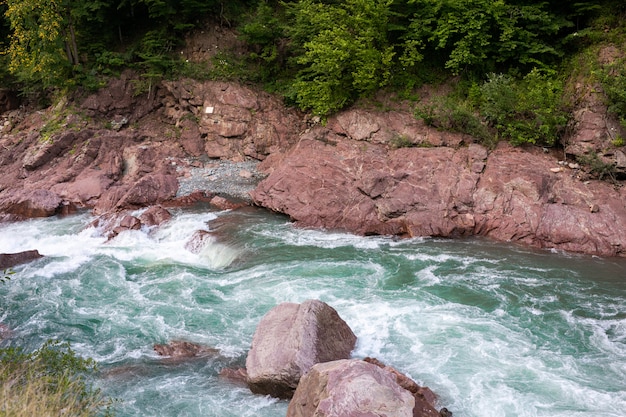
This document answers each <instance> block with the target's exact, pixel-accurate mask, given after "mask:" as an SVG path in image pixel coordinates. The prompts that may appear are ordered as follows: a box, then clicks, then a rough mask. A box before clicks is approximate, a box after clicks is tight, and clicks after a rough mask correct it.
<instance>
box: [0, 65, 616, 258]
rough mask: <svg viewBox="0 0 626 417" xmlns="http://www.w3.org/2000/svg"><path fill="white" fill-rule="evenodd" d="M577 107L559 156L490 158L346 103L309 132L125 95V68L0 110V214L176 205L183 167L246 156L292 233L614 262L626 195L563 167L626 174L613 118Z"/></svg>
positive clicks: (506, 149) (198, 103)
mask: <svg viewBox="0 0 626 417" xmlns="http://www.w3.org/2000/svg"><path fill="white" fill-rule="evenodd" d="M576 114H577V117H576V123H575V124H574V125H572V129H571V131H572V133H571V134H570V136H569V139H568V142H567V143H568V145H567V147H566V149H565V151H566V152H567V153H564V152H563V150H561V151H559V152H557V151H553V150H548V149H542V148H537V147H531V148H513V147H511V146H509V145H506V144H504V143H503V144H500V145H499V146H498V147H497V148H496V149H493V150H489V149H487V148H485V147H483V146H481V145H479V144H476V143H474V141H473V140H472V138H470V137H468V136H464V135H460V134H453V133H445V132H440V131H437V130H435V129H433V128H430V127H427V126H425V125H424V124H423V123H421V122H420V121H418V120H416V119H415V118H414V117H413V116H412V114H411V113H410V112H407V111H402V110H395V111H381V110H376V109H366V108H354V109H350V110H347V111H345V112H343V113H341V114H338V115H336V116H334V117H332V118H330V119H329V120H328V122H327V123H326V124H325V125H321V124H320V123H319V121H317V120H315V119H311V118H308V117H306V116H305V115H303V114H301V113H299V112H297V111H295V110H293V109H289V108H286V107H285V106H283V105H282V103H281V102H280V101H279V100H278V99H277V98H276V97H273V96H271V95H268V94H266V93H263V92H260V91H257V90H254V89H252V88H248V87H246V86H242V85H237V84H233V83H225V82H196V81H191V80H181V81H176V82H166V83H163V84H162V85H161V86H160V87H159V88H158V89H157V90H156V91H150V92H148V93H145V94H142V95H139V96H137V94H136V91H134V90H133V84H132V78H131V77H130V76H129V75H124V76H122V77H121V78H119V79H116V80H113V81H112V82H111V83H110V84H109V86H108V88H105V89H103V90H101V91H100V92H98V93H97V94H93V95H90V96H86V97H82V98H78V97H77V98H75V99H73V100H72V101H70V102H67V101H62V102H60V103H58V104H56V105H55V106H53V107H50V108H48V109H44V110H41V111H38V112H31V113H24V112H23V111H20V110H12V111H8V112H5V113H3V115H2V118H3V121H4V124H3V128H2V136H1V138H0V146H1V152H0V211H1V213H2V216H3V218H4V219H5V220H18V219H23V218H28V217H34V216H50V215H55V214H58V213H62V212H69V211H71V210H72V209H73V208H75V207H84V208H90V209H93V210H94V212H95V213H96V214H105V213H112V212H117V211H121V210H126V209H133V208H138V207H144V206H149V205H154V204H158V203H163V202H168V201H173V200H175V199H176V198H177V197H178V198H179V200H180V194H177V192H178V186H179V180H180V179H181V178H183V177H184V176H185V175H188V174H189V171H190V170H191V169H192V168H198V167H200V168H201V167H203V166H206V165H207V164H210V163H211V160H212V159H215V158H222V159H228V160H232V161H243V160H250V159H252V160H256V161H262V163H261V164H260V166H259V168H260V169H261V170H263V171H264V172H265V175H267V178H265V179H264V180H263V181H262V182H261V183H260V184H259V185H258V187H257V188H256V189H255V190H254V191H253V192H252V195H251V197H252V199H253V202H254V203H255V204H257V205H260V206H263V207H267V208H268V209H270V210H274V211H277V212H280V213H285V214H287V215H289V216H290V217H291V218H292V219H293V220H294V221H295V222H297V223H298V224H300V225H303V226H313V227H322V228H327V229H341V230H347V231H350V232H353V233H358V234H364V235H369V234H393V235H400V236H441V237H458V236H472V235H480V236H487V237H489V238H492V239H496V240H501V241H507V242H519V243H522V244H526V245H531V246H535V247H541V248H555V249H562V250H566V251H574V252H583V253H588V254H596V255H603V256H615V255H621V256H623V255H625V254H626V250H625V248H626V236H625V235H624V233H623V231H624V230H626V194H625V191H624V190H623V189H622V188H621V184H620V183H619V182H618V181H612V182H609V181H600V180H597V179H593V178H592V177H591V176H590V175H589V172H588V171H586V170H585V169H584V167H581V166H580V165H578V164H576V163H573V160H572V157H573V156H574V155H576V154H585V153H587V154H589V153H590V152H592V153H593V155H597V154H598V151H600V157H601V158H604V159H603V161H608V162H606V163H607V164H610V165H611V166H612V167H614V168H615V169H616V170H619V169H622V168H626V157H625V156H624V153H623V149H613V148H612V149H611V152H604V153H602V151H603V150H605V149H607V146H605V145H606V143H608V142H610V140H611V137H612V135H614V134H615V133H614V130H615V129H616V126H617V128H618V129H619V125H616V124H615V123H613V122H612V121H611V120H610V118H608V117H607V116H606V109H605V108H603V107H602V105H601V103H600V102H599V101H598V100H596V98H594V96H593V95H588V96H587V100H586V101H585V100H582V101H581V103H580V105H579V109H578V110H577V113H576ZM400 139H401V140H400ZM567 157H569V160H566V158H567ZM622 165H624V167H622ZM201 191H203V192H205V194H206V193H211V190H210V189H205V190H201Z"/></svg>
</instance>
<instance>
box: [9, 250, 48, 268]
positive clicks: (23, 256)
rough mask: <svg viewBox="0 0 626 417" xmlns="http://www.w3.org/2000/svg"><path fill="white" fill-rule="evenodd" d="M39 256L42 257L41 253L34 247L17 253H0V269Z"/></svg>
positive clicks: (30, 260) (26, 261)
mask: <svg viewBox="0 0 626 417" xmlns="http://www.w3.org/2000/svg"><path fill="white" fill-rule="evenodd" d="M39 258H43V255H42V254H40V253H39V251H38V250H36V249H34V250H27V251H23V252H17V253H0V270H5V269H8V268H12V267H14V266H16V265H21V264H25V263H28V262H32V261H34V260H36V259H39Z"/></svg>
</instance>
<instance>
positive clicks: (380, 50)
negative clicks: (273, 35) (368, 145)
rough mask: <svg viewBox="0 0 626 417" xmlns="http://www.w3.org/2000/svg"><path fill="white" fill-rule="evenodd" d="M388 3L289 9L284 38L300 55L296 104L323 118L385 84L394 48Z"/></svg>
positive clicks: (305, 1) (311, 0)
mask: <svg viewBox="0 0 626 417" xmlns="http://www.w3.org/2000/svg"><path fill="white" fill-rule="evenodd" d="M390 3H391V2H390V1H389V0H347V1H346V2H341V3H338V4H325V3H323V2H320V1H315V0H302V1H300V2H298V3H296V4H293V5H291V8H290V10H289V12H290V14H291V15H292V16H293V24H292V25H291V26H290V27H289V28H288V35H289V36H290V38H291V40H292V42H293V43H294V50H295V51H296V52H298V51H300V52H301V53H300V54H299V55H298V56H297V59H296V62H297V65H298V66H299V68H300V69H299V71H298V74H297V77H296V80H295V82H293V84H292V87H293V92H294V101H295V102H296V103H298V105H299V106H300V107H302V108H303V109H309V110H311V111H312V112H313V113H314V114H318V115H321V116H325V115H328V114H330V113H332V112H335V111H337V110H339V109H341V108H343V107H344V106H346V105H347V104H349V103H351V102H353V101H354V100H355V99H357V98H359V97H364V96H367V95H368V94H370V93H372V92H373V91H375V90H376V89H378V88H380V87H381V86H383V85H385V84H386V83H387V82H388V81H389V77H390V67H391V62H392V58H393V55H394V53H393V48H392V47H391V46H389V45H388V44H387V39H386V27H387V21H388V14H389V5H390Z"/></svg>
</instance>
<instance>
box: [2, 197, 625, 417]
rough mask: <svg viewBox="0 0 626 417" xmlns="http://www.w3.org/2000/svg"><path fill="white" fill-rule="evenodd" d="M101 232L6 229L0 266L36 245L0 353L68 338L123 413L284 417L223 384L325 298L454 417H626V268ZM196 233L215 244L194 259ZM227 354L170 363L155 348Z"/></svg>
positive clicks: (418, 250) (575, 259)
mask: <svg viewBox="0 0 626 417" xmlns="http://www.w3.org/2000/svg"><path fill="white" fill-rule="evenodd" d="M91 220H92V218H91V217H90V216H89V215H88V214H81V215H76V216H71V217H65V218H52V219H43V220H33V221H28V222H23V223H16V224H5V225H0V253H3V252H18V251H23V250H29V249H38V250H39V251H40V252H41V253H42V254H43V255H45V258H43V259H40V260H37V261H35V262H33V263H30V264H28V265H24V266H20V267H16V268H14V270H15V272H16V274H15V275H14V276H13V278H12V280H11V281H10V282H8V283H6V284H4V285H1V284H0V322H2V323H4V324H5V325H7V326H9V327H10V328H11V329H12V330H13V334H12V337H11V338H10V339H8V340H6V341H4V342H2V344H3V346H7V345H20V346H24V347H26V348H27V349H34V348H37V347H39V346H40V345H41V344H42V343H43V342H44V341H45V340H47V339H50V338H54V339H59V340H64V341H65V340H67V341H70V342H71V344H72V348H73V349H74V350H75V351H76V352H77V353H78V354H80V355H82V356H89V357H92V358H94V359H95V360H96V361H98V363H99V367H100V370H101V377H100V379H98V380H97V381H96V383H97V385H98V386H100V387H102V388H103V390H104V391H105V393H107V394H109V395H111V396H113V397H116V398H119V399H120V400H121V401H120V402H119V403H118V404H117V406H116V411H117V415H118V416H193V417H195V416H198V417H199V416H203V417H205V416H217V417H225V416H236V417H241V416H255V417H257V416H260V417H263V416H268V417H269V416H284V415H285V413H286V409H287V402H285V401H278V400H275V399H272V398H269V397H264V396H259V395H254V394H252V393H250V392H249V391H248V390H247V389H245V388H243V387H239V386H236V385H232V384H230V383H228V382H226V381H224V380H222V379H220V378H218V372H219V371H220V369H222V368H224V367H240V366H243V364H244V362H245V356H246V353H247V350H248V348H249V346H250V342H251V340H252V335H253V333H254V330H255V328H256V325H257V324H258V322H259V320H260V319H261V317H263V315H264V314H265V313H266V312H267V311H268V310H269V309H270V308H272V307H274V306H275V305H277V304H279V303H281V302H285V301H290V302H302V301H304V300H306V299H311V298H315V299H320V300H322V301H325V302H327V303H328V304H330V305H331V306H333V307H334V308H335V309H336V310H337V311H338V312H339V314H340V315H341V317H342V318H343V319H344V320H345V321H346V322H347V323H348V325H349V326H350V327H351V328H352V330H353V331H354V333H355V334H356V335H357V336H358V342H357V347H356V349H355V351H354V352H353V356H355V357H364V356H374V357H376V358H378V359H380V360H382V361H383V362H385V363H387V364H389V365H392V366H394V367H396V368H398V369H399V370H401V371H403V372H405V373H406V374H408V375H409V376H411V377H412V378H413V379H415V380H416V381H417V382H418V383H420V384H422V385H427V386H429V387H430V388H431V389H433V391H435V392H436V393H437V394H438V395H439V397H440V402H439V404H438V406H439V407H447V408H448V409H449V410H450V411H452V412H454V415H455V417H488V416H494V417H504V416H515V417H522V416H550V417H557V416H562V417H573V416H598V417H599V416H602V417H611V416H614V417H618V416H619V417H624V416H626V262H625V261H624V260H621V259H598V258H592V257H587V256H575V255H566V254H560V253H551V252H548V251H531V250H526V249H522V248H519V247H515V246H507V245H503V244H497V243H493V242H486V241H482V240H465V241H450V240H438V239H413V240H396V239H391V238H384V237H356V236H352V235H348V234H343V233H330V232H322V231H315V230H302V229H298V228H295V227H294V226H293V225H291V224H289V223H288V222H287V221H286V220H285V218H283V217H280V216H275V215H271V214H268V213H265V212H263V211H261V210H253V209H250V210H248V211H243V212H238V213H229V212H206V211H203V210H200V209H198V210H197V211H190V210H187V211H180V212H176V213H175V216H174V218H173V219H172V221H170V222H169V223H168V224H167V225H165V226H163V227H161V228H160V229H158V230H140V231H128V232H123V233H122V234H120V235H119V236H117V237H116V238H115V239H113V240H111V241H109V242H107V241H106V239H104V238H103V237H102V236H101V234H100V233H99V231H98V230H96V229H94V228H91V227H89V223H90V221H91ZM196 230H214V231H215V233H216V234H217V235H218V236H220V238H219V239H218V240H216V241H214V242H212V243H210V244H209V245H208V246H207V247H205V249H204V250H203V251H202V252H201V253H199V254H193V253H191V252H189V251H188V250H186V249H185V244H186V242H187V241H188V240H189V238H190V237H191V235H192V234H193V233H194V231H196ZM169 340H187V341H192V342H196V343H200V344H204V345H208V346H211V347H216V348H218V349H220V351H221V356H218V357H215V358H210V359H206V358H205V359H202V360H193V361H188V362H172V361H167V360H163V359H161V358H159V357H158V356H157V354H156V353H155V352H154V350H153V344H155V343H165V342H167V341H169Z"/></svg>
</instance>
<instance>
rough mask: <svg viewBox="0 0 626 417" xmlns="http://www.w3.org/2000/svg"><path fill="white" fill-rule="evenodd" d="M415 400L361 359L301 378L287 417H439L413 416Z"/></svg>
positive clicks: (431, 416)
mask: <svg viewBox="0 0 626 417" xmlns="http://www.w3.org/2000/svg"><path fill="white" fill-rule="evenodd" d="M414 408H415V398H414V397H413V395H411V393H410V392H409V391H407V390H405V389H404V388H402V387H401V386H400V385H399V384H398V383H397V382H396V380H395V378H394V376H393V375H392V374H391V373H389V372H387V371H385V370H384V369H382V368H380V367H378V366H376V365H373V364H371V363H367V362H364V361H362V360H358V359H352V360H338V361H333V362H326V363H320V364H316V365H315V366H313V367H312V368H311V370H310V371H309V372H308V373H307V374H306V375H304V376H303V377H302V379H301V381H300V384H299V385H298V388H297V389H296V392H295V394H294V396H293V399H292V400H291V402H290V403H289V407H288V408H287V417H310V416H325V417H343V416H386V417H411V416H415V417H439V413H438V412H437V411H436V410H434V409H432V410H431V411H430V412H425V413H420V414H414Z"/></svg>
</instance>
